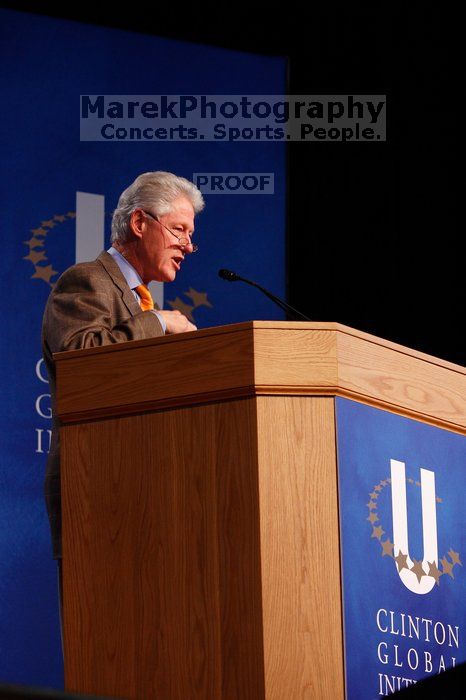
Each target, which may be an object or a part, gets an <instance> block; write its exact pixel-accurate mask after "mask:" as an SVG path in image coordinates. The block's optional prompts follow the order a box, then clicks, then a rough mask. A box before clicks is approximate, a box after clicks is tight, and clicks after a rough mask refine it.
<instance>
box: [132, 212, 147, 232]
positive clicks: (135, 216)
mask: <svg viewBox="0 0 466 700" xmlns="http://www.w3.org/2000/svg"><path fill="white" fill-rule="evenodd" d="M146 225H147V222H146V217H145V216H144V212H143V211H142V210H141V209H135V210H134V211H133V212H131V216H130V218H129V229H130V231H131V233H132V234H133V236H135V237H136V238H142V234H143V233H144V231H145V230H146Z"/></svg>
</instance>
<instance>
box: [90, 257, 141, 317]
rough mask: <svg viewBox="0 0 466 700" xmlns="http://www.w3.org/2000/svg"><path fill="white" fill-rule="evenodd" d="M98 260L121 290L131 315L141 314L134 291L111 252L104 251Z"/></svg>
mask: <svg viewBox="0 0 466 700" xmlns="http://www.w3.org/2000/svg"><path fill="white" fill-rule="evenodd" d="M97 261H98V262H100V264H101V265H102V266H103V267H104V268H105V270H106V271H107V273H108V274H109V275H110V277H111V278H112V280H113V283H114V284H115V285H116V286H117V287H118V289H119V290H120V292H121V299H122V301H123V303H124V304H125V306H126V308H127V309H128V311H129V312H130V314H131V316H135V315H136V314H140V313H141V307H140V306H139V304H138V303H137V301H136V299H135V298H134V294H133V292H132V291H131V289H130V288H129V287H128V283H127V282H126V280H125V278H124V275H123V273H122V272H121V270H120V268H119V267H118V265H117V264H116V262H115V261H114V259H113V258H112V256H111V255H110V254H109V253H107V251H104V252H103V253H101V254H100V255H99V257H98V258H97Z"/></svg>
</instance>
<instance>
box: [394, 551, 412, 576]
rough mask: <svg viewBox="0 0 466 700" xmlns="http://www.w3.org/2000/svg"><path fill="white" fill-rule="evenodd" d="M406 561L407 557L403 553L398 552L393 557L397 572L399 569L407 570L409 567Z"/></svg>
mask: <svg viewBox="0 0 466 700" xmlns="http://www.w3.org/2000/svg"><path fill="white" fill-rule="evenodd" d="M407 559H408V555H407V554H403V552H402V551H401V550H400V551H399V552H398V554H397V555H396V557H395V561H396V564H397V566H398V571H401V569H408V570H409V566H408V564H407V563H406V560H407Z"/></svg>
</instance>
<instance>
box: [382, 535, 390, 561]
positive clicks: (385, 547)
mask: <svg viewBox="0 0 466 700" xmlns="http://www.w3.org/2000/svg"><path fill="white" fill-rule="evenodd" d="M380 544H381V545H382V556H383V557H385V556H388V557H391V558H392V559H393V542H390V538H388V540H385V541H384V542H380Z"/></svg>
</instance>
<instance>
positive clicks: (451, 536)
mask: <svg viewBox="0 0 466 700" xmlns="http://www.w3.org/2000/svg"><path fill="white" fill-rule="evenodd" d="M336 408H337V447H338V474H339V499H340V527H341V548H342V569H343V607H344V638H345V664H346V697H347V699H348V700H374V698H376V697H380V696H386V695H390V694H392V693H393V692H395V691H397V690H399V689H401V688H404V687H407V686H409V685H411V684H412V683H413V682H415V681H417V680H419V679H421V678H424V677H429V676H432V675H435V674H438V673H441V672H442V671H444V670H445V669H447V668H449V667H452V666H455V665H457V664H459V663H461V662H462V661H464V660H465V659H466V647H465V643H464V635H465V633H466V596H465V592H466V591H465V588H466V586H465V582H466V576H465V571H464V567H463V564H464V561H465V559H466V538H465V533H466V508H465V499H464V494H465V477H466V470H465V466H466V438H465V437H464V436H461V435H458V434H456V433H451V432H449V431H447V430H441V429H439V428H434V427H432V426H429V425H426V424H424V423H419V422H417V421H414V420H410V419H408V418H402V417H400V416H398V415H395V414H392V413H388V412H386V411H382V410H378V409H375V408H371V407H369V406H366V405H363V404H359V403H356V402H353V401H349V400H347V399H341V398H338V399H337V401H336Z"/></svg>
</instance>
